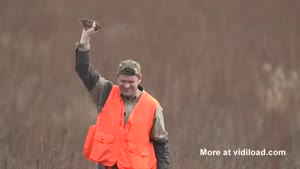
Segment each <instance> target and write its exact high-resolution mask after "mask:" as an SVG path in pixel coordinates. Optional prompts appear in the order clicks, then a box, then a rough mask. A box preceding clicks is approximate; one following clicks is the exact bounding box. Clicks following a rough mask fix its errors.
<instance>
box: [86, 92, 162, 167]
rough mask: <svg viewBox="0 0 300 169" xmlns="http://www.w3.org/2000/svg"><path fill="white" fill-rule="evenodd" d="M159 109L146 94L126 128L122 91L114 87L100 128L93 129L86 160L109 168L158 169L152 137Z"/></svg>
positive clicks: (98, 125) (87, 141) (93, 127)
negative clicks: (150, 134) (155, 114)
mask: <svg viewBox="0 0 300 169" xmlns="http://www.w3.org/2000/svg"><path fill="white" fill-rule="evenodd" d="M156 107H157V101H156V100H155V99H154V98H153V97H152V96H150V95H149V94H148V93H147V92H144V93H143V94H142V95H141V98H140V99H139V101H138V103H137V104H136V106H135V108H134V109H133V111H132V112H131V116H130V117H129V119H128V121H127V123H126V124H125V125H124V114H123V112H124V105H123V101H122V99H121V97H120V88H119V86H113V88H112V90H111V92H110V94H109V97H108V99H107V101H106V104H105V106H104V107H103V109H102V112H101V113H100V114H99V115H98V119H97V124H96V125H94V126H91V127H90V129H89V132H88V135H87V138H86V142H85V146H84V155H85V157H86V158H87V159H90V160H92V161H95V162H98V163H100V164H103V165H105V166H113V165H114V164H115V163H116V162H117V166H118V168H120V169H127V168H128V169H129V168H132V169H156V158H155V152H154V148H153V145H152V143H151V142H150V136H149V133H150V132H151V128H152V123H153V118H154V113H155V109H156Z"/></svg>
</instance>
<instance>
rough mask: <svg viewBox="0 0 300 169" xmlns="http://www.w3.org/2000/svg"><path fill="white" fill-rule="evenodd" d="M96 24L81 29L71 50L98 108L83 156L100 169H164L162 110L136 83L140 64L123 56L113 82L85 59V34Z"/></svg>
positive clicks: (165, 143)
mask: <svg viewBox="0 0 300 169" xmlns="http://www.w3.org/2000/svg"><path fill="white" fill-rule="evenodd" d="M95 26H96V24H95V22H94V24H93V26H92V27H91V28H90V29H87V30H85V29H83V30H82V34H81V39H80V43H79V44H78V45H77V49H76V72H77V74H78V76H79V77H80V78H81V80H82V81H83V83H84V85H85V87H86V88H87V90H88V91H89V92H90V95H91V97H92V100H93V101H94V103H95V104H96V106H97V111H98V112H99V114H98V118H97V124H96V125H94V126H92V127H90V129H89V132H88V134H87V138H86V142H85V145H84V154H85V157H86V158H87V159H89V160H91V161H94V162H96V163H97V168H98V169H102V168H106V169H116V168H118V169H156V168H157V169H169V166H170V159H169V158H170V157H169V155H170V151H169V143H168V137H167V134H168V133H167V132H166V129H165V125H164V118H163V112H162V111H163V109H162V107H161V106H160V104H159V103H158V101H157V100H156V99H155V98H153V97H152V96H151V95H150V94H149V93H147V92H146V91H145V90H144V89H143V87H142V86H141V85H140V83H141V81H142V74H141V67H140V65H139V63H137V62H136V61H134V60H124V61H122V62H121V63H120V64H119V67H118V70H117V82H118V85H114V84H113V83H112V82H111V81H109V80H107V79H105V78H104V77H102V76H101V75H100V74H99V73H98V72H97V70H96V69H95V68H93V66H92V65H91V63H90V56H89V55H90V43H89V41H90V37H91V36H92V35H93V34H95V33H96V32H95Z"/></svg>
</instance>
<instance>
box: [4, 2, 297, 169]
mask: <svg viewBox="0 0 300 169" xmlns="http://www.w3.org/2000/svg"><path fill="white" fill-rule="evenodd" d="M79 17H89V18H92V19H95V20H98V21H100V22H101V23H102V25H103V29H102V30H101V31H100V32H99V33H97V34H96V35H95V36H94V37H93V38H92V40H91V46H92V50H91V54H92V63H93V65H94V67H96V68H97V70H98V71H99V72H100V73H101V74H102V75H103V76H104V77H106V78H107V79H110V80H111V81H113V82H116V77H115V72H116V69H117V65H118V63H119V62H120V61H121V60H123V59H127V58H132V59H135V60H137V61H139V62H140V63H141V65H142V71H143V74H144V79H143V82H142V85H143V86H144V87H145V89H146V90H147V91H148V92H150V93H151V94H152V95H153V96H155V97H156V98H157V99H158V100H159V101H160V103H161V105H162V106H163V108H164V117H165V123H166V128H167V130H168V132H169V138H170V145H171V162H172V165H171V169H299V168H300V160H299V159H300V94H299V91H300V77H299V76H300V67H299V65H300V22H299V18H300V1H298V0H252V1H247V0H228V1H218V0H209V1H208V0H185V1H183V0H182V1H179V0H175V1H174V0H163V1H158V0H152V1H141V0H130V1H125V0H115V1H103V0H100V1H96V0H87V1H78V0H75V1H71V0H65V1H61V0H51V1H50V0H49V1H40V0H29V1H17V0H9V1H8V0H4V1H1V2H0V21H1V23H0V50H1V55H0V60H1V61H0V79H1V80H0V96H1V97H0V169H94V168H95V164H93V163H91V162H89V161H86V160H85V159H84V157H83V155H82V148H83V143H84V139H85V135H86V132H87V129H88V127H89V125H91V124H93V123H95V118H96V114H97V112H96V107H95V106H94V105H93V103H92V101H91V99H90V98H89V94H88V92H87V90H86V89H85V88H84V85H83V83H82V82H81V80H80V79H79V77H78V76H77V74H76V72H75V42H76V41H78V40H79V38H80V34H81V27H80V24H79V20H78V18H79ZM204 148H207V149H210V150H221V151H222V150H227V149H231V150H237V149H244V148H246V149H252V150H262V149H267V150H285V151H286V155H285V156H235V155H231V156H200V154H199V150H200V149H204Z"/></svg>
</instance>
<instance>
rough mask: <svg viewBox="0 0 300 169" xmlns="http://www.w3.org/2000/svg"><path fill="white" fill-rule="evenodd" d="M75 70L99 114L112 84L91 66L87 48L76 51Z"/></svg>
mask: <svg viewBox="0 0 300 169" xmlns="http://www.w3.org/2000/svg"><path fill="white" fill-rule="evenodd" d="M75 69H76V72H77V74H78V76H79V77H80V79H81V80H82V81H83V83H84V85H85V87H86V88H87V90H88V91H89V93H90V96H91V98H92V100H93V102H94V103H95V104H96V106H97V110H98V112H100V111H101V109H102V107H103V105H104V103H105V101H106V100H105V98H106V97H107V96H108V94H109V92H110V90H111V87H112V82H110V81H108V80H106V79H105V78H104V77H102V76H101V75H100V74H99V73H98V72H97V70H96V69H95V68H94V67H93V66H92V65H91V62H90V50H89V48H84V47H82V48H80V47H79V48H77V49H76V66H75ZM101 105H102V106H101Z"/></svg>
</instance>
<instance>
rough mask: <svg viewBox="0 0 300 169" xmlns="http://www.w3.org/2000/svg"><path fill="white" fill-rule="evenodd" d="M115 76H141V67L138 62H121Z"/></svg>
mask: <svg viewBox="0 0 300 169" xmlns="http://www.w3.org/2000/svg"><path fill="white" fill-rule="evenodd" d="M117 74H125V75H140V74H141V66H140V64H139V63H138V62H136V61H134V60H131V59H128V60H123V61H122V62H121V63H120V64H119V67H118V72H117Z"/></svg>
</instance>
